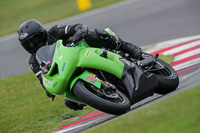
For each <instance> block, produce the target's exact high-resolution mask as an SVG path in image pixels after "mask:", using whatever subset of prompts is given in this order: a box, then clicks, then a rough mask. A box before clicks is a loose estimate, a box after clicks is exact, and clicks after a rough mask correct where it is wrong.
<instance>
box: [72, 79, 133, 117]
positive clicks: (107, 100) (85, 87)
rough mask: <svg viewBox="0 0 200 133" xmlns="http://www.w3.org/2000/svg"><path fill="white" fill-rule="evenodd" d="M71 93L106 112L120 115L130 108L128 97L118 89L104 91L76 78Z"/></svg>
mask: <svg viewBox="0 0 200 133" xmlns="http://www.w3.org/2000/svg"><path fill="white" fill-rule="evenodd" d="M73 93H74V94H75V95H76V96H77V97H78V98H79V99H80V100H82V101H83V102H85V103H86V104H88V105H90V106H92V107H93V108H96V109H98V110H101V111H103V112H106V113H110V114H114V115H120V114H123V113H126V112H127V111H129V110H130V106H131V104H130V101H129V99H128V98H127V96H126V95H125V94H124V93H122V92H121V91H119V90H116V91H113V92H112V91H110V92H105V91H103V90H101V89H98V88H96V87H94V86H93V85H91V84H89V83H86V82H84V81H82V80H78V81H77V82H76V84H75V85H74V87H73Z"/></svg>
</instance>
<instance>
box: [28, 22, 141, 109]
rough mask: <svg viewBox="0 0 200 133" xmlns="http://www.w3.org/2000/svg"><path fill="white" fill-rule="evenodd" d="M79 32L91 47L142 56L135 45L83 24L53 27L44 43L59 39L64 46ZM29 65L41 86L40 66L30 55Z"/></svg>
mask: <svg viewBox="0 0 200 133" xmlns="http://www.w3.org/2000/svg"><path fill="white" fill-rule="evenodd" d="M81 30H86V31H87V34H86V36H85V40H86V42H87V43H88V44H89V46H91V47H98V48H102V47H103V48H108V49H116V50H120V51H122V52H125V53H128V54H130V55H131V56H133V57H134V58H139V57H140V56H141V54H142V50H141V48H139V47H137V46H136V45H133V44H131V43H128V42H125V41H123V40H122V39H120V38H119V37H117V36H112V35H110V34H108V33H107V32H106V31H105V30H103V29H95V30H93V31H91V30H88V28H87V27H86V26H85V25H83V24H75V25H55V26H53V27H52V28H51V29H50V30H49V31H47V32H46V37H45V39H46V42H45V43H46V44H48V45H51V44H54V43H55V42H56V41H57V40H59V39H61V40H63V43H64V44H65V43H67V42H69V40H71V39H72V38H73V35H75V34H77V33H78V32H79V31H81ZM29 65H30V68H31V69H32V71H33V72H34V73H35V75H36V76H37V78H38V79H39V80H40V83H41V84H42V85H43V82H42V77H41V69H40V65H39V64H38V63H37V60H36V57H35V55H31V57H30V59H29ZM43 88H44V86H43ZM44 89H45V88H44ZM45 90H46V89H45ZM46 93H47V96H49V97H51V96H52V95H51V94H49V93H48V92H47V91H46ZM65 104H66V106H68V107H69V108H71V109H74V110H76V109H78V108H79V106H78V105H77V103H74V102H71V101H69V100H66V99H65Z"/></svg>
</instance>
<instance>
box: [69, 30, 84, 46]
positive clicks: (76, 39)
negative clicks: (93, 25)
mask: <svg viewBox="0 0 200 133" xmlns="http://www.w3.org/2000/svg"><path fill="white" fill-rule="evenodd" d="M86 35H87V31H86V30H85V29H82V30H80V31H78V32H76V33H75V34H74V36H73V37H72V42H73V43H74V44H76V43H78V42H80V41H81V40H83V39H85V38H86Z"/></svg>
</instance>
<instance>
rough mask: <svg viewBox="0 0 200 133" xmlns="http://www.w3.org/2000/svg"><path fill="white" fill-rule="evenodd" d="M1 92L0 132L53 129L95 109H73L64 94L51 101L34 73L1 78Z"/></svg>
mask: <svg viewBox="0 0 200 133" xmlns="http://www.w3.org/2000/svg"><path fill="white" fill-rule="evenodd" d="M0 95H1V98H0V132H1V133H22V132H26V133H34V132H35V133H37V132H38V133H46V132H52V131H55V130H58V128H59V127H60V126H62V125H64V124H66V123H70V122H72V121H74V119H75V117H76V119H78V116H81V115H84V114H87V113H89V112H92V111H95V109H93V108H91V107H89V106H88V107H85V108H84V110H82V111H72V110H70V109H68V108H67V107H66V106H65V105H64V98H63V96H57V97H56V98H55V100H54V101H53V102H51V99H49V98H48V97H47V96H46V94H45V91H44V90H43V88H42V87H41V85H40V83H39V82H38V80H37V79H36V77H35V76H34V75H33V74H26V75H22V76H17V77H12V78H7V79H3V80H0Z"/></svg>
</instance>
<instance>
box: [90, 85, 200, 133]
mask: <svg viewBox="0 0 200 133" xmlns="http://www.w3.org/2000/svg"><path fill="white" fill-rule="evenodd" d="M199 97H200V86H197V87H195V88H193V89H190V90H187V91H185V92H182V93H180V94H179V95H175V96H173V97H170V98H168V99H166V100H163V101H160V102H158V103H156V104H153V105H151V106H147V107H144V108H141V109H138V110H137V111H135V112H130V113H128V114H127V115H125V116H122V117H120V118H117V119H115V120H112V121H111V122H107V123H104V124H102V125H100V126H98V127H96V128H94V129H91V130H89V131H87V133H122V132H123V133H199V132H200V126H199V125H200V112H199V110H200V102H199Z"/></svg>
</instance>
